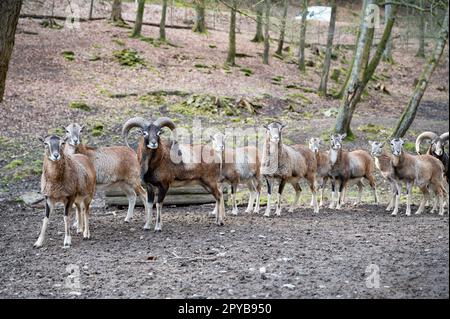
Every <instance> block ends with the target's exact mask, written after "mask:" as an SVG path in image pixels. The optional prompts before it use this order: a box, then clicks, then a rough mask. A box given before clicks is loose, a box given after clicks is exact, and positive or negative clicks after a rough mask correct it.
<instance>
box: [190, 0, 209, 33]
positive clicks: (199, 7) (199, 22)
mask: <svg viewBox="0 0 450 319" xmlns="http://www.w3.org/2000/svg"><path fill="white" fill-rule="evenodd" d="M205 1H206V0H196V1H195V11H196V13H197V17H196V21H195V24H194V27H193V28H192V31H194V32H198V33H205V32H206V21H205V12H206V2H205Z"/></svg>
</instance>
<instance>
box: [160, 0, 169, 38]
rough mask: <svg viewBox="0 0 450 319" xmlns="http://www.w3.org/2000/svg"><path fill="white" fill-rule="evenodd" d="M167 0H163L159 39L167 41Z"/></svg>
mask: <svg viewBox="0 0 450 319" xmlns="http://www.w3.org/2000/svg"><path fill="white" fill-rule="evenodd" d="M166 15H167V0H163V1H162V10H161V22H160V23H159V40H161V41H166Z"/></svg>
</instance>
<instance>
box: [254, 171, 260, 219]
mask: <svg viewBox="0 0 450 319" xmlns="http://www.w3.org/2000/svg"><path fill="white" fill-rule="evenodd" d="M260 199H261V182H260V181H259V179H257V180H256V204H255V209H254V210H253V212H254V213H259V205H260Z"/></svg>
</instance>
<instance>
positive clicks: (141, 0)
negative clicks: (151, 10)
mask: <svg viewBox="0 0 450 319" xmlns="http://www.w3.org/2000/svg"><path fill="white" fill-rule="evenodd" d="M144 8H145V0H138V7H137V11H136V21H135V22H134V29H133V33H132V34H131V37H133V38H138V37H140V36H141V30H142V20H143V18H144Z"/></svg>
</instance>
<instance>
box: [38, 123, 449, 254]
mask: <svg viewBox="0 0 450 319" xmlns="http://www.w3.org/2000/svg"><path fill="white" fill-rule="evenodd" d="M285 127H286V126H285V125H284V124H282V123H279V122H272V123H270V124H269V125H266V126H264V128H265V135H264V141H263V147H262V149H261V150H260V149H259V148H258V147H254V146H244V147H228V146H227V143H226V140H227V138H228V137H227V136H226V135H225V134H221V133H218V134H214V135H212V136H211V141H210V143H208V144H181V143H179V142H178V139H177V136H176V125H175V124H174V122H173V121H172V120H171V119H169V118H167V117H161V118H158V119H157V120H155V121H148V120H146V119H144V118H142V117H133V118H131V119H129V120H128V121H126V123H125V124H124V125H123V127H122V135H123V137H124V139H125V144H126V146H112V147H99V148H93V147H90V146H87V145H85V144H83V141H82V134H83V126H81V125H79V124H76V123H72V124H70V125H68V126H67V127H65V132H66V135H65V136H64V137H58V136H55V135H50V136H47V137H45V138H41V141H42V143H43V144H44V148H45V154H44V161H43V172H42V177H41V192H42V194H43V195H44V196H45V216H44V220H43V223H42V228H41V232H40V235H39V238H38V240H37V241H36V243H35V245H34V246H35V247H40V246H42V245H43V243H44V241H45V233H46V229H47V225H48V221H49V216H50V213H52V212H53V211H54V209H55V206H56V204H57V203H63V204H64V227H65V235H64V246H65V247H69V246H70V245H71V227H72V225H71V211H72V206H75V210H76V214H75V222H74V224H73V227H75V228H76V230H77V233H83V237H84V238H86V239H88V238H89V237H90V232H89V206H90V204H91V201H92V199H93V197H94V192H95V189H99V188H108V187H110V186H112V185H114V186H118V187H119V188H120V189H121V190H122V191H123V192H124V193H125V194H126V196H127V198H128V211H127V215H126V218H125V222H128V221H130V220H131V218H132V217H133V213H134V207H135V203H136V198H137V196H139V197H140V198H141V200H142V202H143V204H144V207H145V216H146V221H145V226H144V229H150V227H151V225H152V217H153V206H154V204H156V205H155V207H156V220H155V226H154V229H155V231H161V230H162V221H161V212H162V206H163V202H164V198H165V196H166V194H167V191H168V189H169V188H170V187H177V186H181V185H186V184H192V183H194V184H198V185H201V186H202V187H203V188H204V189H206V190H207V191H208V192H209V193H211V194H212V195H213V196H214V198H215V201H216V205H215V208H214V210H213V211H212V214H214V216H215V222H216V224H218V225H223V222H224V218H225V204H224V199H223V192H222V184H223V183H227V184H229V185H230V188H231V200H232V214H238V208H237V204H236V190H237V187H238V185H246V186H247V187H248V189H249V191H250V196H249V200H248V206H247V209H246V210H245V212H247V213H251V212H253V213H258V212H259V210H260V195H261V188H262V184H263V181H264V182H265V183H266V185H267V205H266V210H265V214H264V216H270V214H271V204H272V192H273V187H274V182H275V181H279V185H278V192H277V198H276V209H275V214H276V215H280V214H281V211H282V206H281V196H282V193H283V190H284V187H285V185H286V183H288V184H291V185H292V187H293V188H294V190H295V198H294V201H293V203H292V204H291V206H290V209H289V210H290V211H293V210H294V209H295V208H297V206H298V201H299V198H300V194H301V192H302V188H301V186H300V181H301V180H302V179H304V180H306V183H307V185H308V187H309V189H310V191H311V194H312V199H311V206H312V209H313V211H314V213H319V210H320V207H322V206H323V205H324V200H323V193H324V188H325V186H326V184H327V181H328V180H330V182H331V200H330V203H329V207H330V208H331V209H340V208H341V207H342V205H343V204H344V203H345V200H346V191H347V188H348V185H349V183H351V182H352V181H354V182H356V184H357V186H358V190H359V192H358V197H357V201H356V203H355V204H358V203H360V201H361V197H362V191H363V187H364V185H365V184H364V183H363V182H362V181H363V180H364V179H365V180H367V181H368V184H369V186H370V188H371V190H372V193H373V197H374V202H375V203H376V204H378V202H379V200H378V194H377V187H376V182H375V177H374V171H375V169H378V170H379V172H380V173H381V175H382V177H383V178H384V179H386V180H387V181H388V182H389V184H390V185H391V191H392V193H391V197H390V201H389V205H388V207H387V210H388V211H392V215H396V214H397V213H398V211H399V202H400V194H401V190H402V184H403V183H405V184H406V190H407V208H406V215H408V216H409V215H410V214H411V193H412V187H413V185H416V186H417V187H418V188H419V189H420V191H421V192H422V194H423V197H422V200H421V202H420V205H419V208H418V210H417V212H416V214H420V213H422V212H423V211H424V209H425V206H426V205H427V202H428V201H429V200H430V191H432V192H433V193H434V194H435V199H434V203H433V207H432V209H431V212H435V211H436V210H437V209H439V214H440V215H443V214H444V198H446V201H447V206H448V205H449V204H448V192H447V189H446V186H447V187H448V178H449V175H448V174H449V173H448V161H449V159H448V153H446V152H445V146H446V145H447V144H448V139H449V135H448V134H449V133H448V132H447V133H444V134H442V135H440V136H439V135H437V134H435V133H432V132H424V133H422V134H420V135H419V136H418V138H417V140H416V151H417V153H418V154H417V155H413V154H410V153H408V152H406V151H405V150H404V141H403V140H402V139H400V138H395V139H392V140H391V141H389V143H390V144H389V146H390V147H386V145H385V143H384V142H380V141H370V142H369V143H370V149H371V151H370V153H369V152H367V151H365V150H355V151H347V150H345V149H344V147H343V140H344V139H345V138H346V135H345V134H332V135H331V136H330V144H329V146H328V147H325V145H323V144H324V142H323V141H322V140H321V139H320V138H316V137H313V138H311V139H310V140H309V145H308V146H306V145H300V144H298V145H286V144H284V143H283V139H282V135H283V131H284V129H285ZM133 128H138V129H139V132H140V134H141V136H140V138H139V141H138V146H137V150H136V151H134V150H133V149H132V148H130V147H129V145H128V139H127V138H128V135H129V132H130V131H131V130H132V129H133ZM164 128H168V129H170V130H171V131H172V133H173V134H172V138H171V139H166V138H162V137H161V134H162V133H163V131H164ZM424 140H428V141H429V144H430V146H429V147H428V150H427V153H426V154H424V155H421V154H420V144H421V143H422V142H423V141H424ZM205 154H209V155H211V158H213V159H214V160H206V158H207V156H205ZM318 196H319V198H318ZM155 197H156V198H155Z"/></svg>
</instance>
